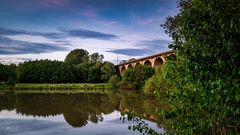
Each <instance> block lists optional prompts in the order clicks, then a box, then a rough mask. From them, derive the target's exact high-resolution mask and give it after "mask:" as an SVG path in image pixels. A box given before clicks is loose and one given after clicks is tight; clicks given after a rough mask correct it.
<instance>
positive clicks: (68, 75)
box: [54, 63, 75, 83]
mask: <svg viewBox="0 0 240 135" xmlns="http://www.w3.org/2000/svg"><path fill="white" fill-rule="evenodd" d="M74 80H75V75H74V74H73V66H72V65H69V64H66V63H62V64H61V65H60V66H59V67H58V68H57V70H56V72H55V73H54V81H55V82H57V83H71V82H74Z"/></svg>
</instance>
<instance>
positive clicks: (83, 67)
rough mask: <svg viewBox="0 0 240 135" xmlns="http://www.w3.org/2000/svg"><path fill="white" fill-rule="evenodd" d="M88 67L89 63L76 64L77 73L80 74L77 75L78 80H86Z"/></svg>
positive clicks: (83, 81) (84, 81)
mask: <svg viewBox="0 0 240 135" xmlns="http://www.w3.org/2000/svg"><path fill="white" fill-rule="evenodd" d="M90 67H91V64H90V63H81V64H78V65H77V68H78V70H79V74H81V76H79V78H78V79H79V80H78V81H79V82H81V83H86V82H87V81H88V72H89V68H90Z"/></svg>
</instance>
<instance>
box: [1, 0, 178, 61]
mask: <svg viewBox="0 0 240 135" xmlns="http://www.w3.org/2000/svg"><path fill="white" fill-rule="evenodd" d="M177 12H178V9H177V0H1V4H0V18H1V21H0V62H1V63H17V62H22V61H24V60H31V59H32V60H33V59H52V60H54V59H56V60H64V58H65V57H66V55H67V54H68V53H69V51H71V50H73V49H75V48H82V49H86V50H88V51H89V52H90V53H93V52H99V53H101V54H103V55H104V56H105V60H108V61H111V62H114V63H116V60H117V57H118V59H119V60H123V59H129V58H139V57H142V56H146V55H150V54H154V53H159V52H162V51H167V50H168V48H167V44H168V43H169V42H170V41H171V38H169V37H168V36H167V35H166V34H165V33H164V30H163V28H161V27H160V24H162V23H163V22H164V21H165V18H166V17H167V16H173V15H175V14H177Z"/></svg>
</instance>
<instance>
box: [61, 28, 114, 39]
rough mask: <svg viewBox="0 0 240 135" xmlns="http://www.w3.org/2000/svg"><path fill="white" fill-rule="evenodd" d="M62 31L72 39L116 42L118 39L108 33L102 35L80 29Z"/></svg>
mask: <svg viewBox="0 0 240 135" xmlns="http://www.w3.org/2000/svg"><path fill="white" fill-rule="evenodd" d="M60 30H61V31H63V32H65V33H67V34H68V35H70V36H72V37H80V38H94V39H100V40H114V39H117V38H118V36H116V35H113V34H108V33H102V32H97V31H91V30H85V29H78V30H74V29H72V30H65V29H60Z"/></svg>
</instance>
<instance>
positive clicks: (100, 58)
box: [90, 52, 104, 63]
mask: <svg viewBox="0 0 240 135" xmlns="http://www.w3.org/2000/svg"><path fill="white" fill-rule="evenodd" d="M103 59H104V56H103V55H102V54H99V53H97V52H96V53H93V54H91V55H90V61H91V62H92V63H96V62H100V63H101V62H102V61H103Z"/></svg>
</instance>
